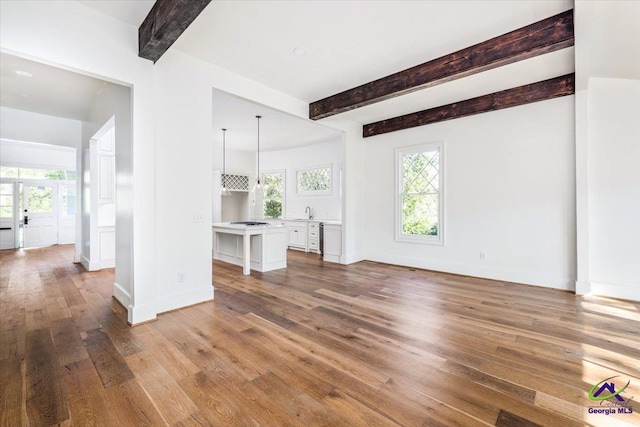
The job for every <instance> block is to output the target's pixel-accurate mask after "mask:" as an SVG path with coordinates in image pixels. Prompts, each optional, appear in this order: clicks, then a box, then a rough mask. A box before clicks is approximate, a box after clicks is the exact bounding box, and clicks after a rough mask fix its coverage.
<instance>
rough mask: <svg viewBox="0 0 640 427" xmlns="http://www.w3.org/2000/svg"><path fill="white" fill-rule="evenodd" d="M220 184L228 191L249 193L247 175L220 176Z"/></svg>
mask: <svg viewBox="0 0 640 427" xmlns="http://www.w3.org/2000/svg"><path fill="white" fill-rule="evenodd" d="M222 183H223V185H224V186H225V187H226V188H227V189H228V190H233V191H249V177H248V176H247V175H230V174H224V175H222Z"/></svg>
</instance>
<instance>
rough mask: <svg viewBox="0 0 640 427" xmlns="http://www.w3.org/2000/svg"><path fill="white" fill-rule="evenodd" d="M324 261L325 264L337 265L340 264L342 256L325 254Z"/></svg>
mask: <svg viewBox="0 0 640 427" xmlns="http://www.w3.org/2000/svg"><path fill="white" fill-rule="evenodd" d="M322 260H323V261H324V262H335V263H340V255H329V254H323V255H322Z"/></svg>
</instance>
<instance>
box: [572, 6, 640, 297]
mask: <svg viewBox="0 0 640 427" xmlns="http://www.w3.org/2000/svg"><path fill="white" fill-rule="evenodd" d="M638 22H640V2H628V1H584V0H577V1H576V2H575V34H576V44H575V51H576V122H575V126H576V217H577V221H576V222H577V255H578V257H577V260H578V263H577V264H578V265H577V273H578V274H577V280H576V292H577V293H579V294H588V293H594V294H599V295H605V296H613V297H618V298H627V299H635V300H640V274H639V270H638V269H639V268H640V267H638V265H640V263H639V262H638V259H640V255H639V251H638V245H639V244H640V237H639V234H640V233H639V232H638V221H637V218H638V213H639V211H638V193H639V192H640V182H639V180H638V170H639V169H640V167H639V166H638V165H639V164H640V162H639V161H638V160H639V156H638V150H639V148H638V145H639V144H640V133H639V131H638V116H639V110H638V108H639V107H638V105H639V103H640V100H639V99H638V84H640V83H639V82H640V55H634V54H629V52H638V51H640V26H639V25H638Z"/></svg>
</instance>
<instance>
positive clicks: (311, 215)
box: [304, 206, 313, 219]
mask: <svg viewBox="0 0 640 427" xmlns="http://www.w3.org/2000/svg"><path fill="white" fill-rule="evenodd" d="M307 212H309V219H313V214H312V213H311V207H309V206H307V207H306V208H305V209H304V213H307Z"/></svg>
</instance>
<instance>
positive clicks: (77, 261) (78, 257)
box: [73, 254, 82, 264]
mask: <svg viewBox="0 0 640 427" xmlns="http://www.w3.org/2000/svg"><path fill="white" fill-rule="evenodd" d="M73 263H74V264H81V263H82V254H75V255H74V256H73Z"/></svg>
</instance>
